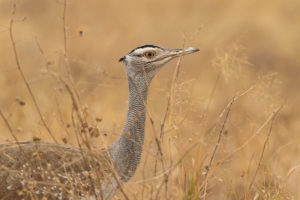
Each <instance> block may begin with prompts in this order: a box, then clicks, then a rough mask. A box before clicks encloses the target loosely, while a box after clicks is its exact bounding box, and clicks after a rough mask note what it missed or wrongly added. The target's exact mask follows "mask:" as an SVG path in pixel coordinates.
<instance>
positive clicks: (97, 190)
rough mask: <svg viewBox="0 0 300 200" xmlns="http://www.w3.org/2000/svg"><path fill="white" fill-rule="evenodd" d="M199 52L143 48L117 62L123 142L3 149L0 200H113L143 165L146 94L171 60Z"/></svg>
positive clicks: (23, 144) (35, 143)
mask: <svg viewBox="0 0 300 200" xmlns="http://www.w3.org/2000/svg"><path fill="white" fill-rule="evenodd" d="M197 51H199V49H198V48H194V47H189V48H185V49H184V48H182V49H167V48H163V47H160V46H155V45H143V46H139V47H137V48H135V49H133V50H132V51H130V52H129V53H128V54H127V55H125V56H124V57H122V58H120V59H119V62H121V63H123V64H124V66H125V71H126V75H127V80H128V88H129V100H128V109H127V117H126V122H125V125H124V128H123V131H122V133H121V135H120V137H119V138H118V139H117V140H116V141H115V142H114V143H112V144H111V145H110V146H108V148H107V149H97V148H95V149H91V150H89V149H84V148H79V147H74V146H70V145H66V144H57V143H50V142H42V141H26V142H15V143H5V144H1V145H0V199H59V200H60V199H61V200H63V199H110V198H112V196H113V194H114V193H115V191H116V190H117V189H119V188H120V186H121V185H120V184H123V183H126V182H128V181H129V180H130V179H131V178H132V177H133V176H134V174H135V172H136V169H137V167H138V165H139V163H140V160H141V156H142V152H143V143H144V136H145V120H146V108H147V94H148V89H149V85H150V83H151V80H152V79H153V77H154V76H155V75H156V74H157V72H158V71H159V70H160V69H161V68H162V67H163V66H164V65H165V64H166V63H168V62H169V61H170V60H173V59H174V58H176V57H180V56H184V55H187V54H191V53H194V52H197Z"/></svg>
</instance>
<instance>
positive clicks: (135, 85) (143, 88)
mask: <svg viewBox="0 0 300 200" xmlns="http://www.w3.org/2000/svg"><path fill="white" fill-rule="evenodd" d="M149 83H150V80H148V81H145V79H144V77H143V76H136V77H134V78H131V77H128V85H129V101H128V111H127V120H126V124H125V127H124V129H123V132H122V134H121V136H120V138H119V139H118V140H117V141H116V142H115V143H113V144H112V145H111V147H110V154H111V157H112V161H113V164H114V168H115V170H116V171H117V172H118V174H119V176H120V178H121V180H123V181H127V180H129V179H130V178H131V177H132V176H133V175H134V173H135V171H136V168H137V166H138V164H139V162H140V159H141V155H142V151H143V143H144V133H145V119H146V102H147V94H148V85H149Z"/></svg>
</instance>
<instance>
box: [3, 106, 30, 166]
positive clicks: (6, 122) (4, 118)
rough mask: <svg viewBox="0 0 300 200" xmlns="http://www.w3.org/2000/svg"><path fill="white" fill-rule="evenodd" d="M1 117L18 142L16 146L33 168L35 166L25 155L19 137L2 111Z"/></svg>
mask: <svg viewBox="0 0 300 200" xmlns="http://www.w3.org/2000/svg"><path fill="white" fill-rule="evenodd" d="M0 116H1V118H2V119H3V121H4V123H5V124H6V126H7V128H8V130H9V132H10V134H11V135H12V137H13V138H14V140H15V141H16V144H17V145H18V147H19V149H20V151H21V152H22V153H23V155H24V157H25V158H26V160H27V161H28V163H29V164H30V165H31V166H33V164H32V162H31V160H30V159H29V157H28V155H27V154H26V153H25V151H24V149H23V148H22V147H21V145H20V142H19V140H18V138H17V136H16V135H15V134H14V131H13V129H12V128H11V126H10V124H9V122H8V120H7V119H6V117H5V116H4V114H3V113H2V111H1V110H0Z"/></svg>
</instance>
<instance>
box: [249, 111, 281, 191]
mask: <svg viewBox="0 0 300 200" xmlns="http://www.w3.org/2000/svg"><path fill="white" fill-rule="evenodd" d="M282 107H283V105H282V106H280V107H279V108H278V109H276V110H275V111H274V113H273V116H272V119H271V125H270V129H269V132H268V135H267V138H266V140H265V142H264V145H263V149H262V152H261V155H260V158H259V162H258V165H257V168H256V170H255V173H254V175H253V177H252V180H251V182H250V184H249V188H248V190H251V188H252V186H253V183H254V181H255V178H256V176H257V173H258V170H259V168H260V166H261V162H262V159H263V156H264V153H265V149H266V146H267V143H268V141H269V140H270V136H271V133H272V129H273V122H274V120H275V119H276V117H277V115H278V113H279V112H280V110H281V109H282Z"/></svg>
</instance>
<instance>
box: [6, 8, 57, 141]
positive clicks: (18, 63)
mask: <svg viewBox="0 0 300 200" xmlns="http://www.w3.org/2000/svg"><path fill="white" fill-rule="evenodd" d="M15 12H16V5H14V6H13V10H12V16H11V18H10V24H9V36H10V41H11V44H12V47H13V51H14V56H15V61H16V64H17V68H18V71H19V73H20V75H21V77H22V79H23V81H24V83H25V85H26V88H27V90H28V92H29V94H30V97H31V99H32V101H33V104H34V107H35V108H36V110H37V112H38V114H39V116H40V119H41V121H42V123H43V125H44V127H45V128H46V130H47V132H48V133H49V135H50V136H51V138H52V139H53V141H54V142H55V143H58V142H57V140H56V139H55V137H54V135H53V134H52V132H51V130H50V128H49V127H48V125H47V123H46V121H45V119H44V117H43V115H42V112H41V110H40V108H39V106H38V103H37V101H36V99H35V97H34V95H33V92H32V90H31V87H30V85H29V83H28V81H27V79H26V77H25V75H24V72H23V70H22V67H21V64H20V61H19V57H18V54H17V48H16V44H15V40H14V36H13V24H14V20H13V16H14V14H15Z"/></svg>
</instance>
